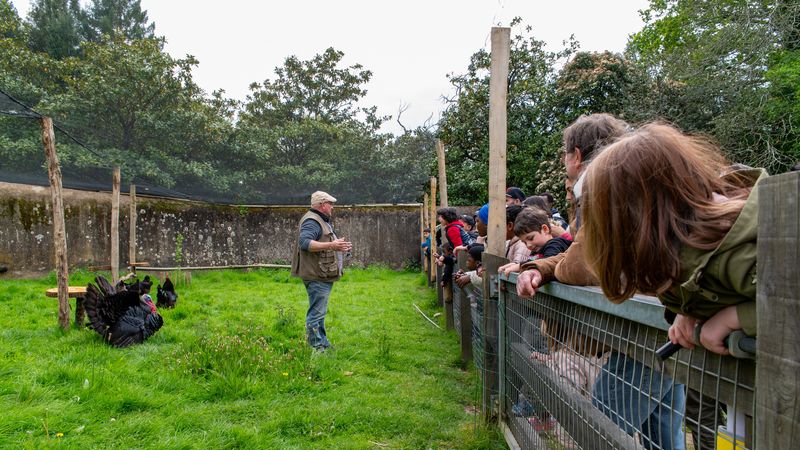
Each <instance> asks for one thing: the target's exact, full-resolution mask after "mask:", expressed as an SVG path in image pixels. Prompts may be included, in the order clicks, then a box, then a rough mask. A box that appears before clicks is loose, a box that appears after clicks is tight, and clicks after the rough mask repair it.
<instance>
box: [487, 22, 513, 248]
mask: <svg viewBox="0 0 800 450" xmlns="http://www.w3.org/2000/svg"><path fill="white" fill-rule="evenodd" d="M510 42H511V29H510V28H501V27H494V28H492V61H491V69H490V70H491V72H490V78H489V223H488V224H487V225H488V247H487V248H486V251H487V252H488V253H491V254H494V255H497V256H503V255H504V254H505V242H506V212H505V207H506V133H507V110H506V109H507V100H506V97H507V91H508V59H509V53H510Z"/></svg>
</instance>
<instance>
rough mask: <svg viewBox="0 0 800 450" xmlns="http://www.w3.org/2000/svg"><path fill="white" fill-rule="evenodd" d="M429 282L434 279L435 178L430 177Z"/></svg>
mask: <svg viewBox="0 0 800 450" xmlns="http://www.w3.org/2000/svg"><path fill="white" fill-rule="evenodd" d="M430 219H431V261H430V264H431V281H438V280H437V279H436V257H435V256H433V255H434V254H435V253H436V178H435V177H431V213H430Z"/></svg>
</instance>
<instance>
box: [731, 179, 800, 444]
mask: <svg viewBox="0 0 800 450" xmlns="http://www.w3.org/2000/svg"><path fill="white" fill-rule="evenodd" d="M751 195H753V194H751ZM758 201H759V210H758V231H759V232H758V294H757V300H756V306H757V309H758V313H757V317H758V340H757V341H758V344H757V345H758V349H757V350H758V364H756V386H757V389H758V391H757V392H756V394H757V395H756V408H755V409H756V411H755V412H756V417H755V420H756V442H755V444H756V445H755V448H757V449H771V448H797V444H798V441H799V440H800V399H799V398H798V390H800V352H798V350H797V348H798V346H799V345H800V294H799V293H800V277H798V275H797V274H798V269H800V268H799V267H798V261H800V259H798V258H800V173H798V172H792V173H786V174H783V175H777V176H774V177H770V178H767V179H766V180H763V181H762V182H761V183H760V184H759V187H758ZM728 413H729V414H730V412H728Z"/></svg>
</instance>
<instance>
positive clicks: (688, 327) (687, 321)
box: [667, 314, 697, 348]
mask: <svg viewBox="0 0 800 450" xmlns="http://www.w3.org/2000/svg"><path fill="white" fill-rule="evenodd" d="M696 326H697V319H695V318H693V317H689V316H684V315H683V314H678V315H677V316H675V321H674V322H672V325H671V326H670V327H669V331H668V332H667V334H668V335H669V340H670V341H672V343H673V344H678V345H680V346H681V347H683V348H694V346H695V342H694V328H695V327H696Z"/></svg>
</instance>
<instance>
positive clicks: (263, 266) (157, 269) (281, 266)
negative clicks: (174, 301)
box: [136, 264, 292, 272]
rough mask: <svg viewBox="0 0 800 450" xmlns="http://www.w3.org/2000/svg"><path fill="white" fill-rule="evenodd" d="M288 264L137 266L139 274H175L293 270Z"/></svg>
mask: <svg viewBox="0 0 800 450" xmlns="http://www.w3.org/2000/svg"><path fill="white" fill-rule="evenodd" d="M291 268H292V266H290V265H288V264H236V265H228V266H191V267H148V266H137V269H136V271H137V272H173V271H179V270H186V271H189V270H224V269H291Z"/></svg>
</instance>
